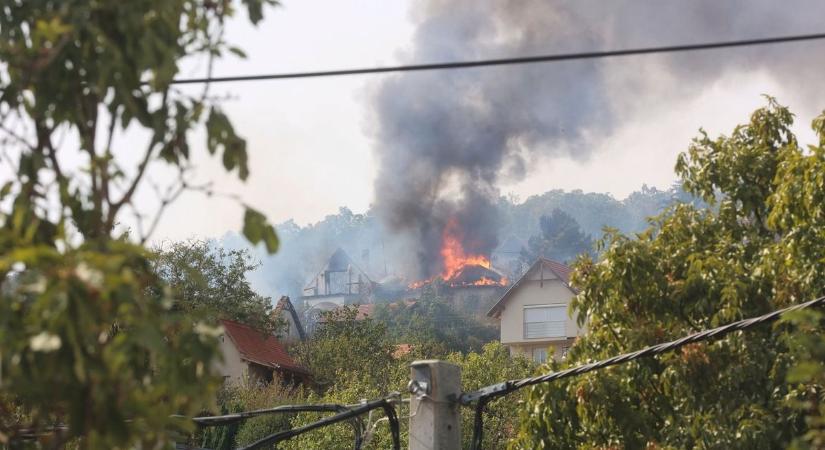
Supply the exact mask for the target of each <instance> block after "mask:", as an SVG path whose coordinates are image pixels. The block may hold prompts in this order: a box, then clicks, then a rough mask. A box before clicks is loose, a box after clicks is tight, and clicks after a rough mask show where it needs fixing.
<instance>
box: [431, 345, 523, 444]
mask: <svg viewBox="0 0 825 450" xmlns="http://www.w3.org/2000/svg"><path fill="white" fill-rule="evenodd" d="M447 360H448V361H450V362H452V363H454V364H457V365H459V366H460V367H461V388H462V390H463V391H464V392H472V391H475V390H478V389H480V388H482V387H484V386H490V385H492V384H496V383H499V382H501V381H504V380H513V379H518V378H525V377H529V376H531V375H533V373H534V372H535V370H536V368H537V367H536V364H535V363H534V362H533V361H531V360H529V359H527V358H524V357H523V356H520V355H516V356H512V357H511V356H510V351H509V350H508V349H507V347H505V346H503V345H501V344H500V343H498V342H491V343H489V344H486V345H484V347H483V348H482V349H481V351H480V352H479V353H474V352H471V353H467V354H466V355H465V354H462V353H452V354H450V355H449V356H448V357H447ZM522 398H523V395H522V394H520V393H517V394H514V395H510V396H508V397H507V398H506V400H503V401H499V402H493V403H492V404H490V405H489V406H488V407H487V409H486V411H487V413H486V414H485V416H484V441H483V443H482V448H485V449H503V448H506V446H507V443H508V442H509V441H510V440H511V439H513V438H514V437H515V434H516V431H517V430H518V413H519V410H520V405H519V402H520V401H521V400H522ZM473 413H474V410H473V409H472V408H464V409H463V410H462V411H461V419H462V424H461V427H462V430H463V433H462V437H463V447H464V448H469V446H470V439H471V438H472V433H473Z"/></svg>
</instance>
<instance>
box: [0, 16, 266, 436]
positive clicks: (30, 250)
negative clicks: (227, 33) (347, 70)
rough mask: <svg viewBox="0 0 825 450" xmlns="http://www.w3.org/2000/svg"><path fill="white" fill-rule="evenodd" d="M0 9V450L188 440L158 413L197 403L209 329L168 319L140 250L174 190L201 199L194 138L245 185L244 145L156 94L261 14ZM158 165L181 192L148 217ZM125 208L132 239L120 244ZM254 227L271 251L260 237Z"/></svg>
mask: <svg viewBox="0 0 825 450" xmlns="http://www.w3.org/2000/svg"><path fill="white" fill-rule="evenodd" d="M6 3H8V4H4V6H3V7H2V8H0V61H2V63H3V71H2V72H0V145H2V147H3V152H4V155H5V156H4V159H3V162H4V163H8V164H9V165H11V166H13V167H10V169H11V171H12V173H15V172H16V173H17V177H16V178H14V179H13V180H11V181H10V182H8V183H6V184H5V185H4V186H3V187H2V188H0V205H2V207H0V296H2V301H0V349H2V351H0V367H2V373H0V398H3V406H2V408H3V410H2V411H0V416H2V419H0V427H2V428H0V444H2V445H6V444H8V443H9V442H10V441H14V442H12V445H15V446H16V445H18V442H17V438H18V437H19V435H20V433H21V429H24V428H29V429H31V431H32V432H34V433H39V432H40V431H42V430H44V429H46V428H47V427H49V426H50V425H66V426H67V427H68V431H66V432H60V433H50V434H49V433H47V434H46V436H45V437H44V438H43V439H42V441H39V442H38V443H36V444H33V446H35V447H39V446H44V447H46V446H53V447H55V448H57V447H61V446H63V445H65V444H66V443H67V442H69V441H71V444H72V445H73V446H77V447H80V448H105V449H112V448H113V449H116V448H123V449H126V448H129V449H131V448H161V447H165V446H168V444H169V443H170V442H171V440H172V438H173V432H175V431H181V430H183V431H187V430H188V426H187V424H186V422H185V421H181V420H180V419H173V418H171V415H172V414H192V413H193V412H194V411H196V410H197V409H198V408H202V407H203V404H204V403H205V402H207V401H208V399H210V398H211V393H212V391H213V387H214V383H213V382H214V380H213V379H212V377H210V376H209V369H210V368H211V367H212V366H213V363H214V362H215V361H214V360H215V358H216V357H217V344H216V333H217V332H218V331H219V330H217V329H214V328H212V327H209V326H208V325H205V324H203V323H201V322H199V321H198V320H199V319H198V314H196V313H193V314H192V315H187V316H185V317H184V316H181V315H180V314H177V313H176V312H175V311H174V310H173V309H172V308H173V306H174V305H176V304H180V302H179V301H177V300H175V298H174V296H173V294H172V293H171V291H169V289H168V286H167V285H166V284H165V283H164V281H163V280H162V279H160V278H158V276H157V275H156V274H155V273H154V272H153V267H152V264H153V262H152V258H153V255H151V254H149V253H148V252H146V251H145V249H144V248H143V247H142V244H143V243H145V242H146V240H147V239H148V238H149V236H150V235H151V233H152V231H153V230H154V228H155V227H156V226H157V224H158V221H159V220H160V217H161V216H162V213H163V212H164V210H165V208H166V207H167V206H168V205H169V204H170V203H171V202H173V201H174V200H175V199H176V198H178V197H179V196H180V194H181V193H182V192H183V191H185V190H200V191H203V192H205V193H207V194H211V193H212V192H211V190H210V189H211V188H209V187H208V186H207V187H200V188H198V187H197V186H195V185H193V184H192V178H191V175H190V168H191V162H192V160H193V159H194V158H195V157H194V155H192V154H191V153H190V146H191V145H190V142H189V136H190V135H191V134H194V133H192V131H195V130H196V129H199V128H202V127H205V128H206V134H207V136H208V137H209V138H210V139H209V142H207V147H208V149H209V150H211V151H213V152H217V151H222V152H223V154H222V155H221V156H222V158H223V161H224V166H225V168H226V169H227V170H229V171H231V170H235V169H237V170H238V175H239V176H240V178H241V179H243V178H245V177H246V175H247V154H246V147H245V143H244V141H243V139H242V138H240V137H239V136H237V134H235V131H234V129H233V128H232V126H231V125H230V124H229V121H228V120H227V118H226V116H224V115H222V114H221V113H220V112H219V110H218V109H216V108H217V106H216V105H215V104H214V102H213V100H211V99H210V97H209V96H208V95H207V94H208V90H207V89H204V90H203V91H201V92H200V93H199V94H198V95H192V94H190V93H186V92H184V91H181V90H178V89H172V88H171V85H170V82H171V81H172V79H173V78H174V77H175V76H176V75H177V72H178V63H179V60H180V59H181V58H183V57H190V56H198V55H201V56H205V57H207V58H209V59H210V62H209V64H208V66H209V67H211V66H212V59H213V58H217V57H220V56H221V55H222V53H223V52H224V51H232V49H231V47H229V46H228V44H227V43H226V42H225V41H224V40H223V27H224V24H225V23H226V21H227V20H228V19H229V17H231V16H232V15H233V13H234V12H235V9H236V7H237V6H238V5H244V6H245V7H246V8H247V9H248V13H249V17H250V19H251V20H252V21H253V22H257V21H258V20H260V18H261V14H262V10H263V7H264V6H265V5H268V4H273V3H274V2H273V1H272V0H241V1H239V2H232V1H220V2H214V1H201V0H139V1H128V2H124V1H117V0H105V1H99V0H69V1H55V0H31V1H24V2H6ZM190 92H191V91H190ZM206 110H209V111H210V115H209V118H204V111H206ZM127 133H128V134H129V135H130V137H134V136H138V137H141V136H144V137H146V138H147V139H146V140H147V142H146V145H145V147H144V148H142V149H139V148H136V147H135V144H136V140H137V139H133V138H130V139H123V136H124V134H127ZM63 136H69V139H67V141H66V142H63V140H62V137H63ZM68 161H72V163H73V164H71V165H68V164H67V162H68ZM135 161H136V163H135ZM131 164H134V165H131ZM157 164H163V165H166V166H167V167H170V168H171V169H173V170H172V171H171V172H173V173H178V174H179V176H178V178H177V179H175V180H174V182H173V184H172V185H170V186H167V187H168V189H166V190H165V191H164V189H159V191H160V193H159V196H160V198H159V199H158V203H159V205H160V206H159V209H158V210H157V211H156V212H155V214H153V215H152V216H149V217H147V214H146V213H145V212H140V211H138V210H137V208H136V207H135V205H134V202H133V200H134V198H135V196H136V193H138V192H141V188H142V186H144V184H145V180H146V174H147V173H148V172H149V171H150V169H149V168H150V166H153V165H157ZM70 166H71V167H70ZM164 192H165V193H164ZM130 210H131V212H132V213H133V215H134V216H135V222H134V228H133V229H131V230H128V231H127V230H126V229H124V228H120V229H118V228H119V227H123V226H124V224H125V218H124V216H125V213H126V212H127V211H130ZM253 222H254V223H253V224H252V226H251V230H252V231H253V232H257V233H258V236H259V237H260V238H261V239H262V240H264V241H265V243H266V244H267V248H268V249H269V250H270V251H274V250H275V248H276V246H277V239H276V237H275V236H274V232H273V230H272V228H271V226H268V225H267V224H266V221H265V220H263V219H262V217H261V216H260V215H256V216H255V217H254V220H253ZM144 225H148V228H144ZM253 237H254V233H253ZM129 239H132V240H136V241H139V242H140V244H141V245H134V244H130V243H127V240H129ZM8 405H11V406H8ZM7 410H8V411H13V413H11V414H6V413H5V412H6V411H7Z"/></svg>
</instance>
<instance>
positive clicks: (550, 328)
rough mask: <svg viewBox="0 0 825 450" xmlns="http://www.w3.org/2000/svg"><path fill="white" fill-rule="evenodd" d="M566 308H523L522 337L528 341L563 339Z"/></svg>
mask: <svg viewBox="0 0 825 450" xmlns="http://www.w3.org/2000/svg"><path fill="white" fill-rule="evenodd" d="M566 319H567V307H566V306H540V307H529V308H524V337H525V338H528V339H534V338H547V337H564V323H565V321H566Z"/></svg>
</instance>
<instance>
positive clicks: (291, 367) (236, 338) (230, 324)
mask: <svg viewBox="0 0 825 450" xmlns="http://www.w3.org/2000/svg"><path fill="white" fill-rule="evenodd" d="M221 325H223V329H224V333H223V335H221V337H220V340H221V344H220V348H221V354H222V355H223V361H222V362H221V363H220V364H218V365H217V367H216V369H217V372H218V373H220V374H221V375H223V378H224V380H225V381H226V382H229V383H242V382H244V381H245V380H250V381H256V382H264V383H268V382H271V381H272V380H273V379H275V377H277V378H279V379H281V380H283V381H285V382H290V383H305V382H307V381H308V380H309V372H307V371H306V370H305V369H304V368H302V367H301V366H300V365H298V363H296V362H295V361H294V360H293V359H292V357H291V356H289V354H288V353H287V352H286V350H284V347H283V346H282V345H281V342H280V341H278V339H277V338H276V337H275V336H273V335H271V334H267V333H264V332H262V331H258V330H256V329H254V328H252V327H249V326H247V325H244V324H242V323H239V322H235V321H232V320H221Z"/></svg>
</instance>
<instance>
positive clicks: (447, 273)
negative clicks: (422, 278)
mask: <svg viewBox="0 0 825 450" xmlns="http://www.w3.org/2000/svg"><path fill="white" fill-rule="evenodd" d="M461 237H462V232H461V228H460V227H459V226H458V221H457V220H455V219H450V221H449V222H447V226H446V227H444V232H443V233H442V234H441V260H442V261H443V262H444V270H443V271H442V272H441V278H443V279H445V280H449V279H451V278H453V277H454V276H455V275H456V274H457V273H458V271H459V270H461V268H462V267H464V266H466V265H468V264H475V265H477V266H481V267H485V268H487V269H489V268H490V260H489V259H488V258H487V257H485V256H484V255H468V254H466V253H465V252H464V246H462V245H461Z"/></svg>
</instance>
